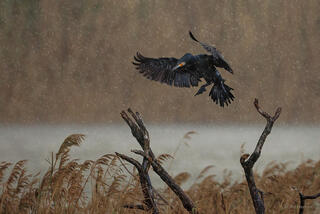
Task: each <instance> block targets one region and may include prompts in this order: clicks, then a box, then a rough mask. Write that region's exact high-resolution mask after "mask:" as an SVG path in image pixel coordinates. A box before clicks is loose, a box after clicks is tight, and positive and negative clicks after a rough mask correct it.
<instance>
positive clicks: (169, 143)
mask: <svg viewBox="0 0 320 214" xmlns="http://www.w3.org/2000/svg"><path fill="white" fill-rule="evenodd" d="M147 127H148V129H149V132H150V136H151V146H152V149H153V151H154V153H155V154H156V155H159V154H161V153H169V154H172V153H173V152H174V150H176V148H177V147H178V145H179V143H180V142H182V143H181V146H180V148H179V150H178V151H177V153H176V155H175V159H174V160H173V162H172V166H171V168H170V170H169V171H170V173H171V174H172V175H176V174H178V173H180V172H185V171H187V172H190V173H191V174H192V175H193V177H196V176H197V175H198V173H199V172H200V171H201V170H202V169H204V168H205V167H206V166H208V165H214V166H215V167H214V168H212V169H211V170H210V171H209V174H216V175H217V178H218V179H221V178H222V177H223V175H224V172H223V170H224V169H228V170H231V171H232V173H233V178H234V179H239V178H241V176H242V175H243V174H242V168H241V166H240V163H239V158H240V147H241V144H243V143H245V152H248V153H251V152H252V151H253V149H254V146H255V144H256V142H257V139H258V138H259V136H260V134H261V132H262V130H263V128H264V124H257V125H254V126H253V125H252V126H247V125H234V126H218V125H213V124H208V125H148V126H147ZM191 130H193V131H196V132H197V133H196V134H193V135H192V138H191V139H189V140H183V136H184V134H185V133H187V132H188V131H191ZM73 133H82V134H85V135H86V140H85V142H84V143H83V144H82V145H81V146H80V147H79V148H78V147H74V148H73V149H72V152H71V154H72V157H73V158H79V159H80V160H86V159H91V160H95V159H97V158H99V157H100V156H102V155H104V154H107V153H114V152H120V153H125V154H128V155H130V156H134V155H133V154H130V150H131V149H138V148H139V145H138V143H137V142H136V140H135V139H134V138H133V137H132V135H131V132H130V130H129V128H128V127H127V126H126V125H91V126H84V125H83V126H81V125H58V126H56V125H33V126H20V125H19V126H18V125H17V126H13V125H10V126H4V125H2V126H0V148H1V150H0V157H1V158H0V161H10V162H16V161H18V160H22V159H27V160H29V162H28V168H29V169H30V170H32V171H33V172H37V171H39V170H41V171H42V172H44V170H45V169H47V168H48V167H49V164H48V163H47V162H46V161H45V159H48V158H49V157H51V152H57V150H58V149H59V146H60V144H61V142H63V140H64V139H65V138H66V137H67V136H68V135H70V134H73ZM319 141H320V127H319V126H313V127H311V126H297V127H288V126H275V127H274V128H273V131H272V133H271V135H270V136H269V137H268V138H267V141H266V143H265V145H264V148H263V151H262V155H261V158H260V159H259V160H258V162H257V163H256V166H255V169H258V171H261V170H262V169H263V168H264V167H265V166H266V164H267V163H270V162H271V161H277V162H290V164H289V168H292V167H295V166H296V165H297V164H298V163H300V162H301V161H305V160H307V159H309V158H310V159H315V160H319V154H320V142H319ZM184 142H187V144H188V145H186V144H185V143H184ZM135 157H137V156H135ZM137 158H139V157H137ZM167 163H170V161H168V162H167ZM168 165H169V164H167V165H166V167H167V168H168ZM152 178H153V182H154V183H155V184H156V185H159V184H160V180H159V178H158V177H156V176H152ZM191 181H192V179H191Z"/></svg>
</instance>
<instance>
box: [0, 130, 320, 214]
mask: <svg viewBox="0 0 320 214" xmlns="http://www.w3.org/2000/svg"><path fill="white" fill-rule="evenodd" d="M83 139H84V136H83V135H79V134H75V135H71V136H69V137H67V138H66V140H65V141H64V142H63V143H62V144H61V146H60V148H59V149H58V152H57V153H56V154H55V155H54V154H53V153H52V155H51V157H50V158H49V159H48V160H47V161H48V169H47V171H46V172H45V173H37V174H30V173H28V170H27V169H26V167H25V163H26V161H25V160H21V161H18V162H17V163H15V164H13V163H8V162H5V161H4V162H1V163H0V213H114V214H120V213H143V211H139V210H130V209H125V208H123V206H124V205H125V204H142V203H143V202H142V200H143V195H142V192H141V189H140V183H139V181H138V176H137V172H136V171H135V170H134V169H132V168H131V167H130V166H129V165H127V164H125V163H124V162H122V161H121V160H120V159H118V158H117V157H116V156H115V155H114V154H106V155H103V156H101V157H100V158H98V159H96V160H78V159H72V157H70V155H69V151H70V149H71V148H72V147H73V146H79V145H80V144H81V142H82V141H83ZM160 157H161V160H162V161H167V160H168V157H166V156H165V155H163V156H160ZM187 161H188V159H187V158H186V162H187ZM190 167H192V164H190ZM239 167H240V165H239ZM209 169H210V167H206V168H204V170H203V171H202V172H201V173H200V174H199V175H198V177H197V179H196V181H195V182H194V183H193V184H192V185H191V186H190V187H189V188H188V190H187V193H188V194H189V195H190V196H191V198H192V200H193V201H194V202H195V203H196V206H197V208H198V209H199V211H200V213H239V214H243V213H254V209H253V205H252V201H251V198H250V194H249V191H248V187H247V184H246V181H245V180H244V179H242V180H238V181H235V182H232V180H231V174H230V173H225V175H224V179H223V180H222V181H220V182H218V181H217V180H216V179H215V175H212V174H208V172H209ZM319 169H320V161H312V160H308V161H306V162H303V163H301V164H300V165H299V166H298V167H297V168H296V169H293V170H287V165H286V164H283V163H274V162H271V163H270V164H269V165H268V166H267V167H266V168H265V169H264V171H263V172H262V173H261V174H256V175H255V177H256V182H257V185H258V186H259V188H260V189H261V190H263V191H264V200H265V205H266V211H267V213H288V214H289V213H290V214H292V213H298V205H299V196H298V193H297V191H296V190H297V189H298V190H300V191H302V192H303V193H304V194H306V195H308V194H310V195H311V194H314V193H315V192H319V190H320V170H319ZM189 177H190V174H189V173H188V172H182V173H180V174H178V175H176V176H175V180H176V181H177V183H179V184H183V183H184V182H186V181H187V180H188V179H189ZM157 192H159V193H160V194H161V195H162V197H164V198H165V199H166V201H167V202H168V203H169V204H166V203H163V200H161V199H160V198H158V197H157V200H156V201H157V203H158V204H159V208H160V210H161V211H162V213H186V211H185V210H184V208H183V206H182V204H181V203H180V201H179V200H178V199H177V197H176V196H175V194H174V193H173V192H172V191H171V190H170V189H169V188H162V189H158V190H157ZM319 212H320V206H319V200H309V201H306V206H305V213H319Z"/></svg>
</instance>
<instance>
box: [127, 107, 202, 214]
mask: <svg viewBox="0 0 320 214" xmlns="http://www.w3.org/2000/svg"><path fill="white" fill-rule="evenodd" d="M128 113H129V114H130V115H131V117H132V118H133V119H132V118H130V117H129V116H128V114H127V113H126V112H125V111H122V112H121V116H122V118H123V119H124V120H125V121H126V123H127V124H128V126H129V127H130V129H131V133H132V135H133V136H134V137H135V138H136V139H137V141H138V143H139V144H140V146H141V148H142V150H143V151H141V150H132V152H134V153H136V154H138V155H141V156H142V157H143V162H142V166H141V167H142V170H143V171H144V172H148V170H149V167H150V165H151V166H152V168H153V170H154V171H155V172H156V173H157V174H158V175H159V176H160V178H161V179H162V180H163V181H164V182H165V183H166V184H167V185H168V186H169V187H170V189H171V190H172V191H173V192H174V193H175V194H176V195H177V196H178V197H179V199H180V201H181V202H182V204H183V206H184V208H185V209H186V210H188V211H189V213H196V211H195V210H196V207H195V205H194V204H193V202H192V200H191V199H190V198H189V196H188V195H187V194H186V193H185V192H184V191H183V190H182V189H181V187H180V186H179V185H178V184H176V182H175V181H174V179H173V178H172V177H171V176H170V175H169V174H168V173H167V171H166V170H165V169H164V168H163V167H162V166H161V164H160V163H159V161H158V160H157V159H156V158H155V156H154V154H153V152H152V150H151V148H150V138H149V133H148V130H147V129H146V127H145V125H144V123H143V120H142V117H141V115H140V114H139V113H138V112H136V113H134V112H133V111H132V110H131V109H130V108H129V109H128Z"/></svg>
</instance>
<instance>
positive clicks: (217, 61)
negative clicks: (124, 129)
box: [189, 31, 233, 74]
mask: <svg viewBox="0 0 320 214" xmlns="http://www.w3.org/2000/svg"><path fill="white" fill-rule="evenodd" d="M189 35H190V37H191V39H192V40H194V41H196V42H198V43H199V44H201V46H202V47H203V48H204V49H206V51H208V52H209V53H211V54H212V57H213V63H214V65H215V66H217V67H220V68H224V69H226V70H227V71H229V72H230V73H232V74H233V70H232V69H231V67H230V66H229V64H228V63H227V62H226V61H225V60H224V58H223V56H222V54H221V53H220V52H219V51H218V50H217V49H216V48H215V47H214V46H211V45H208V44H206V43H203V42H200V41H199V40H197V39H196V38H195V37H194V35H193V34H192V33H191V31H189Z"/></svg>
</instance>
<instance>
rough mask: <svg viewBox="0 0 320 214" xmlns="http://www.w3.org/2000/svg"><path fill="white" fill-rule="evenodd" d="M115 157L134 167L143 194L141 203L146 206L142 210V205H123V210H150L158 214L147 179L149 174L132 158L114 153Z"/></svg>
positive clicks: (148, 179)
mask: <svg viewBox="0 0 320 214" xmlns="http://www.w3.org/2000/svg"><path fill="white" fill-rule="evenodd" d="M116 155H117V156H118V157H120V158H121V159H123V160H125V161H127V162H129V163H131V164H132V165H133V166H135V167H136V169H137V170H138V173H139V181H140V185H141V189H142V192H143V196H144V201H143V203H144V204H145V205H146V206H147V208H144V207H143V205H125V206H124V207H125V208H131V209H142V208H143V210H152V213H153V214H158V213H159V210H158V207H157V204H156V203H155V201H154V194H153V189H152V185H151V180H150V177H149V174H148V172H147V171H145V170H144V169H143V167H142V165H141V164H140V163H139V162H138V161H136V160H135V159H133V158H130V157H128V156H126V155H123V154H120V153H117V152H116Z"/></svg>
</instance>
